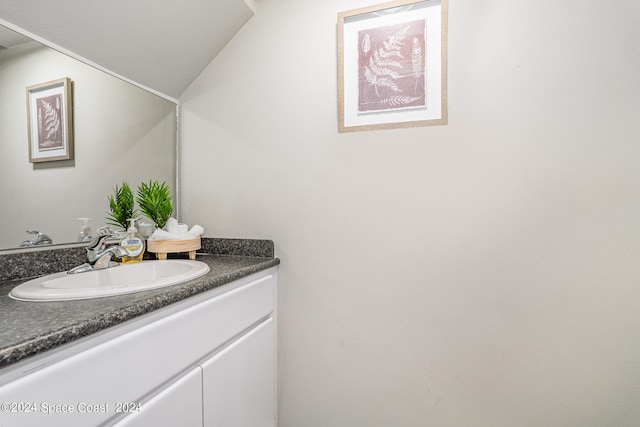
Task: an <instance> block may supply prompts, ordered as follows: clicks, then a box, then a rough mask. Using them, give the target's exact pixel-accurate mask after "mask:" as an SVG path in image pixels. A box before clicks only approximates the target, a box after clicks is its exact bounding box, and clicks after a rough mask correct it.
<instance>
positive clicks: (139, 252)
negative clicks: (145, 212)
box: [120, 218, 145, 264]
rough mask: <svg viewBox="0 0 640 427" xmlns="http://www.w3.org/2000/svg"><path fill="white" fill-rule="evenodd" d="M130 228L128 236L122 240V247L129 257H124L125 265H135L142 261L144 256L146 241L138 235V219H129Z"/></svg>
mask: <svg viewBox="0 0 640 427" xmlns="http://www.w3.org/2000/svg"><path fill="white" fill-rule="evenodd" d="M127 221H129V228H127V236H126V237H125V238H124V239H122V241H121V242H120V246H122V247H123V248H125V249H126V250H127V252H129V255H127V256H123V257H122V263H123V264H133V263H136V262H140V261H142V257H143V256H144V249H145V244H144V239H143V238H142V237H140V236H139V235H138V229H136V219H135V218H129V219H128V220H127Z"/></svg>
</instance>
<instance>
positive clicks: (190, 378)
mask: <svg viewBox="0 0 640 427" xmlns="http://www.w3.org/2000/svg"><path fill="white" fill-rule="evenodd" d="M122 409H123V410H126V411H129V412H130V414H129V415H127V416H126V417H125V418H124V419H122V420H121V421H120V422H118V423H117V424H115V426H117V427H148V426H158V427H162V426H167V427H173V426H180V427H183V426H184V427H201V426H202V368H201V367H200V366H197V367H195V368H194V369H192V370H191V371H189V373H187V374H186V375H185V376H183V377H182V378H180V379H179V380H178V381H176V382H174V383H172V384H171V385H169V386H168V387H167V388H165V389H163V390H162V391H160V393H158V394H156V395H155V396H153V397H152V398H151V399H150V400H149V401H147V402H145V403H142V404H140V405H139V406H138V405H131V406H128V405H127V404H126V402H125V403H123V405H122Z"/></svg>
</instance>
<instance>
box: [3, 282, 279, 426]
mask: <svg viewBox="0 0 640 427" xmlns="http://www.w3.org/2000/svg"><path fill="white" fill-rule="evenodd" d="M274 288H275V277H274V276H273V275H272V274H268V275H267V274H265V275H264V276H263V277H260V278H257V279H255V280H253V281H251V282H250V283H248V284H246V285H243V286H240V287H237V288H235V289H231V290H229V291H228V292H225V293H222V294H219V295H216V296H214V297H213V298H211V299H208V300H204V301H203V302H200V303H198V304H196V305H193V306H190V307H188V308H186V309H184V310H182V311H178V312H175V313H173V314H170V315H168V316H166V317H163V318H160V319H159V320H157V321H154V322H152V323H148V324H145V325H144V326H142V327H140V328H138V329H134V330H132V331H130V332H127V333H125V334H123V335H120V336H117V337H116V338H114V339H111V340H109V341H106V342H103V343H100V344H99V345H96V346H95V347H92V348H90V349H88V350H85V351H82V352H80V353H78V354H75V355H73V356H71V357H69V358H66V359H64V360H62V361H59V362H56V363H54V364H52V365H50V366H47V367H44V368H42V369H39V370H36V371H34V372H33V373H31V374H28V375H25V376H23V377H21V378H19V379H17V380H15V381H13V382H9V383H7V384H5V385H4V386H2V387H1V388H0V402H23V403H28V402H33V403H34V404H35V406H34V407H35V408H36V412H33V413H29V414H24V413H3V414H1V418H0V425H12V426H21V425H47V426H57V425H60V426H76V425H77V426H87V425H93V424H97V423H100V422H103V421H105V420H108V419H109V418H111V417H113V416H117V415H118V414H117V413H115V410H116V405H117V404H118V403H120V402H137V401H139V399H140V398H142V397H143V396H144V395H148V394H149V393H150V392H151V391H152V390H154V389H156V388H158V387H160V386H163V384H166V383H167V381H170V380H171V379H172V378H173V377H175V376H177V375H179V374H181V373H182V372H184V370H185V369H186V368H188V367H191V366H194V365H195V364H197V363H198V362H199V361H200V360H201V359H203V358H204V357H205V356H206V355H207V354H209V353H211V352H212V351H214V350H215V349H216V348H217V347H219V346H221V345H222V344H224V343H225V342H226V341H228V340H229V339H231V338H233V337H234V336H236V335H237V334H239V333H240V332H242V331H244V330H245V329H247V328H248V327H250V326H251V325H253V324H255V323H256V322H258V321H260V320H261V319H263V318H265V317H267V316H268V315H269V314H270V313H272V311H273V303H274V291H275V290H274ZM202 295H205V294H202ZM81 404H82V406H80V405H81ZM43 405H47V406H46V408H49V405H67V407H66V409H67V410H69V409H70V408H72V407H73V412H72V413H68V412H67V413H59V414H46V413H44V412H43V408H44V406H43ZM87 405H96V406H95V408H96V411H95V412H92V413H83V412H80V411H81V410H82V409H86V408H87ZM54 408H57V407H55V406H54ZM60 408H61V409H62V408H64V407H63V406H60ZM91 408H94V407H93V406H91ZM102 408H104V409H105V410H104V411H103V412H101V409H102Z"/></svg>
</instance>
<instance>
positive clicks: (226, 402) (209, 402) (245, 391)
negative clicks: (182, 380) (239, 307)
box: [202, 319, 276, 427]
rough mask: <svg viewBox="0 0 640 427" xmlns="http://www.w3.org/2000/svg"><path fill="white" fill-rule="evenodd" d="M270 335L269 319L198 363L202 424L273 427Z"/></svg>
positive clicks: (222, 426) (271, 333) (271, 345)
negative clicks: (200, 377)
mask: <svg viewBox="0 0 640 427" xmlns="http://www.w3.org/2000/svg"><path fill="white" fill-rule="evenodd" d="M273 335H274V324H273V319H269V320H267V321H265V322H264V323H262V324H260V325H259V326H257V327H256V328H255V329H253V330H252V331H251V332H249V333H247V334H246V335H244V336H242V337H241V338H239V339H238V340H237V341H236V342H234V343H232V344H231V345H229V346H228V347H227V348H225V349H224V350H222V351H220V352H219V353H217V354H215V355H213V356H212V357H211V358H210V359H209V360H207V361H206V362H204V363H203V364H202V369H203V387H202V391H203V396H204V400H203V402H204V408H203V409H204V426H205V427H227V426H228V427H231V426H238V427H240V426H247V427H267V426H271V427H273V425H274V418H275V412H274V411H275V407H276V402H275V388H274V385H275V376H274V375H275V369H274V364H275V358H274V355H275V353H274V341H273Z"/></svg>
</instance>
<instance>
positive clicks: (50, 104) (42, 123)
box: [27, 77, 73, 163]
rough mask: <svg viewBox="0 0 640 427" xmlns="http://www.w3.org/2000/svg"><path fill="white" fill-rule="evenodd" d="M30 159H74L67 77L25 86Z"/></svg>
mask: <svg viewBox="0 0 640 427" xmlns="http://www.w3.org/2000/svg"><path fill="white" fill-rule="evenodd" d="M27 123H28V133H29V162H31V163H38V162H51V161H57V160H72V159H73V105H72V88H71V80H70V79H69V78H67V77H64V78H61V79H58V80H53V81H50V82H46V83H41V84H37V85H33V86H28V87H27Z"/></svg>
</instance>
